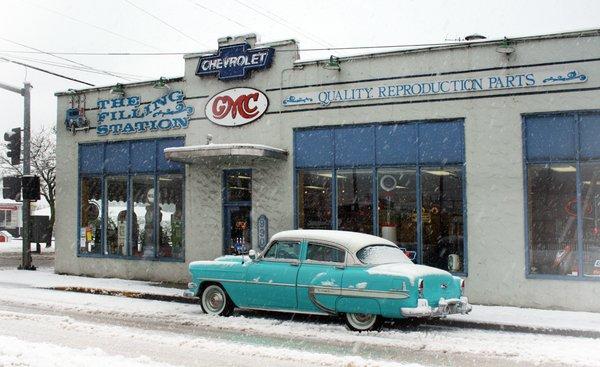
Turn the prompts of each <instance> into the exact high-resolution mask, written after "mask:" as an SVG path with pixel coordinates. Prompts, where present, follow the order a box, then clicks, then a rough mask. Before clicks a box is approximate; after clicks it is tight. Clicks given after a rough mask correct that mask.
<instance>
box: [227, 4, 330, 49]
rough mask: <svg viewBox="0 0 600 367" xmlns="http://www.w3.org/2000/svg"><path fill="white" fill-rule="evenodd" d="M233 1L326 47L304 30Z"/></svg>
mask: <svg viewBox="0 0 600 367" xmlns="http://www.w3.org/2000/svg"><path fill="white" fill-rule="evenodd" d="M233 1H235V2H236V3H238V4H240V5H242V6H244V7H246V8H248V9H250V10H252V11H253V12H255V13H257V14H259V15H262V16H263V17H265V18H267V19H269V20H271V21H273V22H275V23H277V24H279V25H281V26H283V27H285V28H287V29H289V30H291V31H293V32H298V33H300V34H303V35H304V36H306V38H309V39H311V40H313V41H314V42H316V43H318V44H320V45H322V46H325V47H327V45H326V44H325V43H323V42H321V41H319V40H318V39H316V38H314V37H311V36H309V35H307V34H306V33H304V32H301V31H298V30H296V29H293V28H292V27H290V26H289V25H287V24H286V23H283V22H281V21H279V20H277V19H275V18H273V17H271V16H270V15H268V14H265V13H263V12H261V11H260V10H256V9H255V8H253V7H251V6H250V5H248V4H246V3H243V2H241V1H239V0H233Z"/></svg>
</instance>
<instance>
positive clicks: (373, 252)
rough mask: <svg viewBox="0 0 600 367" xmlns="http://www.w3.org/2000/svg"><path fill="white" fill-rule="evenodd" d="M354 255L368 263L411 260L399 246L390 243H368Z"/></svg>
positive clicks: (406, 261) (405, 261)
mask: <svg viewBox="0 0 600 367" xmlns="http://www.w3.org/2000/svg"><path fill="white" fill-rule="evenodd" d="M356 257H357V258H358V260H360V261H361V262H362V263H365V264H369V265H378V264H390V263H408V264H411V263H412V261H410V259H409V258H408V257H406V255H404V251H402V250H400V248H399V247H396V246H391V245H369V246H365V247H363V248H361V249H360V250H358V252H357V253H356Z"/></svg>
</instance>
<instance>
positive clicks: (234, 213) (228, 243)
mask: <svg viewBox="0 0 600 367" xmlns="http://www.w3.org/2000/svg"><path fill="white" fill-rule="evenodd" d="M251 215H252V171H250V170H226V171H224V172H223V253H224V254H227V255H236V254H238V255H239V254H247V253H248V251H249V250H250V249H251V248H252V231H251V229H252V216H251Z"/></svg>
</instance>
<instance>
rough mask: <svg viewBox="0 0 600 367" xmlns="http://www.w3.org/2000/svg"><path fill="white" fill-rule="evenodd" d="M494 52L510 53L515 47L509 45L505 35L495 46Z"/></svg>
mask: <svg viewBox="0 0 600 367" xmlns="http://www.w3.org/2000/svg"><path fill="white" fill-rule="evenodd" d="M496 52H498V53H501V54H506V55H510V54H512V53H513V52H515V48H514V47H512V46H511V45H510V42H508V39H507V38H506V37H504V40H502V43H500V45H499V46H498V47H496Z"/></svg>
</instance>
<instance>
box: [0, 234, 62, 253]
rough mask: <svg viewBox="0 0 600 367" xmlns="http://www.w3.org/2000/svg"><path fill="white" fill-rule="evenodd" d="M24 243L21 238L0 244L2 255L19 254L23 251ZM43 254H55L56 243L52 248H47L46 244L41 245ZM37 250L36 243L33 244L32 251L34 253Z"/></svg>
mask: <svg viewBox="0 0 600 367" xmlns="http://www.w3.org/2000/svg"><path fill="white" fill-rule="evenodd" d="M22 246H23V241H22V239H21V238H11V239H10V241H8V242H0V254H1V253H7V252H18V253H20V252H21V251H22ZM40 246H41V249H42V253H50V252H54V241H52V245H51V246H50V247H46V244H45V243H41V244H40ZM36 248H37V246H36V244H35V243H32V244H31V250H32V251H34V250H35V249H36Z"/></svg>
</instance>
